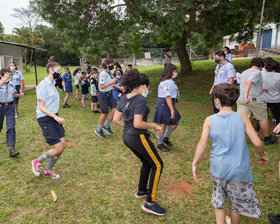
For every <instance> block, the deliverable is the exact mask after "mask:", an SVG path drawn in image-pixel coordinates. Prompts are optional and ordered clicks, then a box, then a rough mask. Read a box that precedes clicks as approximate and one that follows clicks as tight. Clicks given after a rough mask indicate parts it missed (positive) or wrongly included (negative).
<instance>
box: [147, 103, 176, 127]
mask: <svg viewBox="0 0 280 224" xmlns="http://www.w3.org/2000/svg"><path fill="white" fill-rule="evenodd" d="M172 103H173V106H174V110H175V118H174V119H171V118H170V116H171V112H170V109H169V107H168V105H167V103H166V99H165V98H158V101H157V105H156V108H155V113H154V117H153V122H155V123H158V124H165V125H176V124H177V123H178V122H179V120H180V119H181V115H180V113H179V112H178V110H177V109H176V108H175V99H172Z"/></svg>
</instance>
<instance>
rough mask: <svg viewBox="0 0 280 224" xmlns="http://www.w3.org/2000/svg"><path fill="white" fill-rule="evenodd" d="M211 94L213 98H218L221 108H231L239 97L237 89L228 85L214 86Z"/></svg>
mask: <svg viewBox="0 0 280 224" xmlns="http://www.w3.org/2000/svg"><path fill="white" fill-rule="evenodd" d="M213 93H214V98H215V99H216V98H218V99H219V100H220V102H221V105H222V106H223V107H224V106H226V107H232V106H233V104H235V102H236V100H237V99H238V97H239V95H240V92H239V87H238V86H235V85H231V84H228V83H221V84H219V85H216V86H215V87H214V91H213Z"/></svg>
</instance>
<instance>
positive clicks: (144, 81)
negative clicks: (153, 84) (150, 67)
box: [121, 68, 150, 91]
mask: <svg viewBox="0 0 280 224" xmlns="http://www.w3.org/2000/svg"><path fill="white" fill-rule="evenodd" d="M121 85H122V86H123V87H124V88H125V89H126V90H131V91H132V90H133V89H135V88H137V87H139V86H141V85H146V86H149V85H150V80H149V77H148V76H147V75H146V74H143V73H139V71H138V70H137V69H135V68H133V69H131V70H129V71H127V72H126V73H125V75H124V76H123V78H122V81H121Z"/></svg>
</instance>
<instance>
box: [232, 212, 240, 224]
mask: <svg viewBox="0 0 280 224" xmlns="http://www.w3.org/2000/svg"><path fill="white" fill-rule="evenodd" d="M230 216H231V224H239V223H240V219H241V215H239V214H237V213H236V212H235V211H233V210H231V211H230Z"/></svg>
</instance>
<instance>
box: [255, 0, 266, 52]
mask: <svg viewBox="0 0 280 224" xmlns="http://www.w3.org/2000/svg"><path fill="white" fill-rule="evenodd" d="M264 5H265V0H263V4H262V13H261V19H260V27H259V33H258V39H257V46H256V54H257V56H259V54H260V50H261V48H260V47H261V45H260V40H261V32H262V22H263V13H264Z"/></svg>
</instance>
